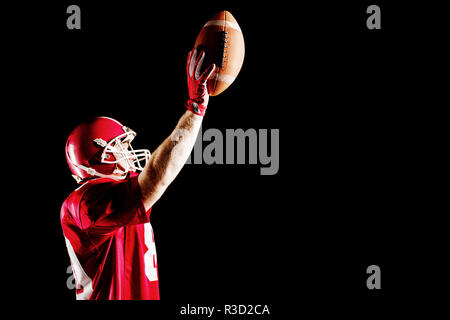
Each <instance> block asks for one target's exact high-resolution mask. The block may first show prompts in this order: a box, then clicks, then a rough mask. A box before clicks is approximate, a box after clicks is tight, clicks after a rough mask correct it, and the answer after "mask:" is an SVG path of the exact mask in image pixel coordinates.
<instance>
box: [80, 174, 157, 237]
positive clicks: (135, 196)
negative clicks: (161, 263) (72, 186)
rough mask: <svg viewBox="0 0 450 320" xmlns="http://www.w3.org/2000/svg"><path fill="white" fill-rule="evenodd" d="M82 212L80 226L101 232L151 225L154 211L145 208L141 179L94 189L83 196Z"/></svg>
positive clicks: (93, 187) (102, 184)
mask: <svg viewBox="0 0 450 320" xmlns="http://www.w3.org/2000/svg"><path fill="white" fill-rule="evenodd" d="M78 209H79V224H80V227H81V228H82V229H89V230H90V231H98V232H99V233H106V232H111V231H114V230H115V229H117V228H120V227H123V226H127V225H134V224H140V223H146V222H149V216H150V211H151V210H150V209H149V210H148V211H146V210H145V208H144V204H143V202H142V195H141V191H140V188H139V184H138V179H137V176H136V177H134V178H131V179H128V180H125V181H114V180H108V181H107V182H103V183H98V184H95V185H92V186H90V187H89V188H88V189H87V190H86V191H85V192H84V193H83V196H82V197H81V199H80V203H79V208H78Z"/></svg>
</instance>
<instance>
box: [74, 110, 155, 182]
mask: <svg viewBox="0 0 450 320" xmlns="http://www.w3.org/2000/svg"><path fill="white" fill-rule="evenodd" d="M135 136H136V132H134V131H133V130H131V129H129V128H127V127H125V126H124V125H122V124H121V123H120V122H119V121H117V120H114V119H111V118H108V117H97V118H93V119H91V120H88V121H85V122H83V123H81V124H79V125H78V126H77V127H76V128H75V129H74V130H73V131H72V133H71V134H70V136H69V138H68V139H67V143H66V159H67V163H68V165H69V167H70V170H71V171H72V176H73V177H74V178H75V180H76V181H77V182H78V183H81V182H83V181H85V180H86V179H89V178H94V177H111V178H115V179H117V178H119V179H124V178H125V177H126V176H127V174H128V172H129V171H134V172H135V171H141V170H143V169H144V167H145V164H146V163H147V161H148V160H149V159H150V151H149V150H147V149H140V150H133V148H132V147H131V144H130V143H131V141H132V140H133V139H134V137H135ZM125 146H126V147H125ZM123 160H126V161H123ZM120 161H122V166H123V165H124V164H125V168H123V169H124V170H122V169H120V168H119V166H118V163H119V162H120Z"/></svg>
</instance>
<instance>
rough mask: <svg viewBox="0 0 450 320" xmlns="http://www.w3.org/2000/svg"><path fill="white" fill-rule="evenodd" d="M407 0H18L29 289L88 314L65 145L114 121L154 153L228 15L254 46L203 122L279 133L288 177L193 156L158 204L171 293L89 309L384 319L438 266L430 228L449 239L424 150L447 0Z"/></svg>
mask: <svg viewBox="0 0 450 320" xmlns="http://www.w3.org/2000/svg"><path fill="white" fill-rule="evenodd" d="M70 4H78V5H79V6H80V7H81V20H82V22H81V23H82V29H81V30H68V29H67V28H66V19H67V16H68V15H67V14H66V13H65V12H66V8H67V6H68V5H70ZM370 4H378V5H379V6H380V7H381V12H382V29H381V30H368V29H367V28H366V19H367V16H368V15H367V14H366V8H367V6H368V5H370ZM396 4H397V6H394V5H393V4H392V3H386V2H383V1H375V2H368V1H361V2H351V3H350V2H349V1H328V2H325V1H319V2H315V3H314V4H310V3H308V4H307V3H303V2H298V3H284V2H280V1H276V2H272V3H267V4H263V3H261V2H254V3H251V2H246V4H245V5H243V4H242V3H241V4H233V3H230V2H226V3H224V2H219V1H217V2H211V3H206V2H205V3H203V2H190V3H184V4H178V3H175V2H161V3H159V2H146V3H144V2H137V1H133V2H130V1H127V2H126V1H122V2H120V1H95V3H94V2H93V1H89V2H88V1H72V2H69V1H59V2H58V3H56V2H55V4H50V3H47V4H36V3H34V4H30V5H25V4H24V5H21V6H15V8H14V9H11V11H9V13H14V14H15V15H14V19H12V21H11V22H10V23H9V25H8V27H9V29H8V30H11V32H8V33H7V34H6V40H8V41H9V42H8V44H9V45H8V47H7V48H8V50H6V52H7V53H9V55H8V56H7V59H6V60H5V62H7V63H6V64H7V66H8V67H9V69H11V72H10V73H7V77H8V79H9V81H8V85H7V87H6V88H5V91H6V94H7V96H8V98H9V97H10V98H11V99H9V103H8V104H7V108H6V109H5V114H6V115H7V116H8V119H9V121H8V124H11V125H12V128H14V132H15V137H19V138H18V139H20V140H19V141H20V142H21V143H19V144H17V143H16V144H15V147H16V148H17V147H19V146H21V145H23V144H24V143H26V145H27V150H28V151H30V152H31V155H32V156H29V155H26V154H23V155H22V156H21V157H20V158H19V159H16V160H15V161H17V163H19V164H20V165H21V167H22V168H23V169H22V170H21V172H20V173H21V175H20V176H19V175H16V174H14V175H15V179H14V180H15V181H18V182H19V184H18V185H17V186H16V185H14V187H11V189H13V190H12V191H13V192H12V196H13V197H14V198H13V199H14V201H16V203H20V205H18V207H19V208H22V207H25V209H23V211H25V215H26V216H27V217H28V218H26V223H24V224H25V226H21V227H20V228H21V230H22V232H23V233H24V234H25V238H26V241H25V243H24V244H23V245H22V244H21V247H22V249H26V251H27V252H28V254H27V255H26V257H25V262H24V263H23V264H19V263H17V264H18V265H13V266H11V268H12V269H13V270H14V271H18V272H19V273H20V277H18V278H16V280H15V281H17V283H20V285H18V284H17V285H16V286H15V289H17V293H16V291H14V292H15V293H14V296H15V297H17V298H20V299H25V300H28V301H39V302H52V303H53V302H55V303H57V304H61V305H62V306H68V307H70V308H72V309H73V306H74V302H73V301H74V300H75V294H74V292H73V291H71V290H68V289H67V287H66V280H67V277H68V274H66V269H67V267H68V265H69V263H70V262H69V259H68V256H67V253H66V249H65V244H64V239H63V236H62V232H61V227H60V222H59V209H60V206H61V204H62V202H63V201H64V199H65V197H66V196H67V195H68V194H69V193H70V192H71V191H72V190H73V189H74V188H75V187H76V184H75V182H74V181H73V179H72V177H71V176H70V172H69V170H68V168H67V165H66V162H65V157H64V145H65V141H66V139H67V136H68V134H69V133H70V132H71V130H72V129H73V128H74V127H75V126H76V125H77V124H78V123H79V122H81V121H83V120H85V119H87V118H90V117H92V116H100V115H105V116H110V117H113V118H116V119H118V120H119V121H121V122H122V123H124V124H126V125H127V126H129V127H131V128H133V129H134V130H135V131H137V133H138V136H137V138H136V139H135V142H134V145H135V147H147V148H149V149H150V150H154V149H155V148H156V147H157V146H158V145H159V143H161V142H162V140H163V139H164V138H165V137H167V136H168V135H169V134H170V132H171V131H172V130H173V128H174V127H175V125H176V123H177V121H178V119H179V117H180V116H181V115H182V113H183V112H184V110H185V109H184V106H183V103H184V101H185V99H186V97H187V88H186V76H185V62H186V61H185V60H186V56H187V53H188V51H189V50H190V49H191V48H192V46H193V43H194V40H195V37H196V35H197V33H198V32H199V30H200V29H201V27H202V26H203V24H204V23H205V22H206V21H207V20H209V19H210V18H211V17H212V16H213V15H214V14H215V13H216V12H218V11H220V10H224V9H225V10H229V11H230V12H231V13H232V14H233V15H234V17H235V18H236V19H237V21H238V22H239V24H240V27H241V29H242V30H243V33H244V37H245V41H246V56H245V61H244V65H243V68H242V70H241V72H240V74H239V77H238V78H237V80H236V81H235V82H234V83H233V85H232V86H231V87H230V88H229V89H228V90H227V91H225V92H224V93H223V94H221V95H219V96H217V97H212V98H211V100H210V105H209V108H208V112H207V115H206V117H205V119H204V123H203V130H206V129H208V128H218V129H220V130H221V131H223V132H224V131H225V129H226V128H231V129H237V128H242V129H244V130H246V129H249V128H255V129H272V128H274V129H280V168H279V171H278V173H277V174H276V175H273V176H261V175H260V174H259V168H260V166H259V165H210V166H208V165H187V166H186V167H185V168H184V169H183V170H182V172H181V173H180V175H179V176H178V177H177V179H176V180H175V181H174V182H173V184H172V185H171V186H170V187H169V189H168V190H167V192H166V193H165V194H164V196H163V197H162V198H161V200H159V202H158V203H157V204H156V205H155V206H154V208H153V211H152V217H151V219H152V225H153V229H154V232H155V240H156V247H157V253H158V267H159V277H160V293H161V301H160V302H146V303H145V304H142V303H139V304H138V303H132V302H128V303H127V304H120V305H117V304H107V305H105V304H98V305H96V306H93V305H92V304H82V303H80V304H77V305H76V308H75V309H76V310H77V311H76V312H80V314H82V313H83V312H84V309H83V308H89V311H90V312H92V310H96V311H98V312H99V313H98V314H103V312H111V313H115V312H118V311H123V312H124V313H123V314H128V312H145V313H148V314H152V313H160V314H161V315H166V316H167V317H169V318H175V317H176V315H177V312H178V311H179V307H180V306H182V305H185V304H187V303H190V304H198V305H215V306H220V305H221V304H224V303H236V304H250V303H252V304H268V305H269V306H270V308H271V311H272V317H273V318H281V317H282V315H287V314H288V313H289V314H292V312H294V314H297V315H301V314H302V312H305V311H306V310H308V311H313V312H315V313H316V314H317V315H322V314H324V313H330V314H346V315H350V314H354V315H357V316H358V317H367V316H368V315H374V314H375V315H377V314H382V313H383V312H384V311H383V310H386V308H388V307H393V306H396V307H398V306H401V305H402V304H401V303H400V300H401V298H402V297H403V298H404V297H406V296H408V297H410V296H412V297H417V296H419V295H420V294H421V293H423V292H424V291H421V289H419V288H422V286H424V285H428V284H430V283H433V280H431V278H432V277H434V276H436V273H435V274H429V273H426V276H423V275H424V274H422V273H421V272H422V271H423V270H424V269H423V262H424V261H427V262H428V263H429V264H432V261H433V259H435V258H436V256H435V255H434V254H433V250H432V248H433V247H434V246H433V245H429V244H428V242H425V240H432V243H433V241H434V237H436V236H438V234H436V233H434V234H433V235H432V236H429V235H427V236H425V232H426V231H429V228H428V220H427V221H425V219H423V217H424V215H429V214H431V213H432V212H433V210H430V202H429V201H428V200H425V193H426V192H427V190H429V188H428V187H430V188H431V185H430V184H428V183H424V182H423V181H424V179H427V178H428V177H429V176H430V175H431V173H430V172H429V171H427V170H419V168H420V167H421V164H422V158H423V155H424V151H421V150H419V145H420V146H421V147H423V144H425V145H426V141H424V134H425V133H426V131H427V130H426V129H425V126H426V125H428V124H429V123H428V120H427V118H426V117H425V116H424V114H425V112H424V107H425V106H427V105H430V104H431V100H432V99H433V97H432V96H430V95H429V94H425V90H424V89H425V85H426V84H430V82H431V81H433V80H434V79H435V78H434V77H430V76H429V75H430V72H432V71H436V70H433V69H434V66H433V64H434V63H436V60H435V58H437V54H436V55H435V54H434V52H439V51H438V50H436V51H435V47H434V46H435V45H436V42H435V40H436V39H438V40H439V37H438V35H437V31H438V30H440V29H439V26H438V24H439V22H440V21H441V20H439V19H437V18H436V19H434V18H433V17H434V16H435V15H436V14H437V13H438V12H439V8H436V7H435V6H431V5H430V6H426V5H424V4H422V5H421V4H418V5H415V4H412V3H410V2H396ZM4 15H5V16H7V15H8V12H7V11H5V12H4ZM425 18H430V19H429V20H426V21H427V22H426V23H425V22H424V21H425ZM437 43H439V41H438V42H437ZM430 56H433V57H432V58H431V57H430ZM435 90H436V91H438V90H439V89H438V88H437V87H435ZM10 132H11V131H10ZM16 140H17V139H16ZM424 142H425V143H424ZM425 152H426V151H425ZM30 158H31V159H30ZM30 160H31V161H32V164H33V165H32V166H30V165H29V163H30V162H29V161H30ZM430 170H433V168H430ZM427 186H428V187H427ZM17 190H18V191H17ZM16 197H17V199H16ZM15 210H16V211H17V209H15ZM18 211H20V212H21V211H22V209H20V210H18ZM13 220H14V219H13ZM16 223H17V221H15V222H13V223H11V224H8V226H9V227H10V228H12V229H13V230H16V228H17V227H16ZM19 238H22V237H19ZM12 251H13V255H14V256H15V258H14V259H11V261H22V259H23V258H24V257H23V255H22V250H20V251H15V250H12ZM423 254H424V255H425V256H423ZM19 258H22V259H19ZM371 264H376V265H378V266H380V268H381V272H382V280H381V283H382V289H381V290H378V291H377V290H372V291H370V290H368V289H367V287H366V279H367V277H368V275H367V274H366V268H367V267H368V266H369V265H371ZM435 270H437V269H435ZM413 271H416V273H414V272H413ZM436 272H437V271H436ZM437 274H438V273H437ZM418 275H420V276H418ZM19 280H20V281H19ZM428 292H430V291H428ZM430 293H432V292H430ZM408 301H409V302H411V300H408ZM412 309H414V307H412ZM400 310H402V309H401V308H400ZM409 310H411V307H410V308H409ZM90 314H91V315H92V314H93V313H90ZM94 314H95V313H94ZM130 315H131V314H130ZM179 318H181V317H179Z"/></svg>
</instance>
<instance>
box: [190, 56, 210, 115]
mask: <svg viewBox="0 0 450 320" xmlns="http://www.w3.org/2000/svg"><path fill="white" fill-rule="evenodd" d="M204 59H205V51H203V50H202V51H201V52H200V56H199V57H198V58H197V49H193V50H191V51H190V52H189V54H188V58H187V65H186V73H187V85H188V90H189V99H188V101H186V104H185V105H186V108H188V109H189V110H190V111H191V112H193V113H195V114H197V115H199V116H204V115H205V111H206V107H207V106H208V101H209V94H208V87H207V81H208V79H209V77H210V76H211V75H212V73H213V72H214V69H215V68H216V65H215V64H212V65H210V66H209V67H208V69H206V70H205V72H203V73H202V74H201V75H200V70H201V68H202V64H203V60H204Z"/></svg>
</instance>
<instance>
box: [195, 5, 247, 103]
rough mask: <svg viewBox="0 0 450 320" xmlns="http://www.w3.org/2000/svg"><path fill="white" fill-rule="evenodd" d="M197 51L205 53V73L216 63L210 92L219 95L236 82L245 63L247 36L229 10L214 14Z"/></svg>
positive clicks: (210, 83)
mask: <svg viewBox="0 0 450 320" xmlns="http://www.w3.org/2000/svg"><path fill="white" fill-rule="evenodd" d="M194 48H197V49H198V50H201V49H203V50H205V54H206V55H205V60H204V61H203V64H202V70H201V71H202V72H203V71H204V70H205V69H206V68H208V66H210V65H211V64H213V63H215V64H216V69H215V71H214V73H213V74H212V75H211V77H210V78H209V80H208V92H209V95H211V96H217V95H218V94H220V93H222V92H223V91H225V90H226V89H227V88H228V87H229V86H230V85H231V84H232V83H233V81H234V80H235V79H236V77H237V75H238V74H239V71H240V70H241V67H242V64H243V62H244V55H245V45H244V36H243V34H242V31H241V28H240V27H239V24H238V23H237V21H236V19H235V18H234V17H233V16H232V15H231V13H229V12H228V11H221V12H219V13H217V14H216V15H214V16H213V17H212V18H211V19H210V20H209V21H208V22H206V24H205V25H204V26H203V28H202V29H201V30H200V33H199V34H198V36H197V40H196V41H195V45H194Z"/></svg>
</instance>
